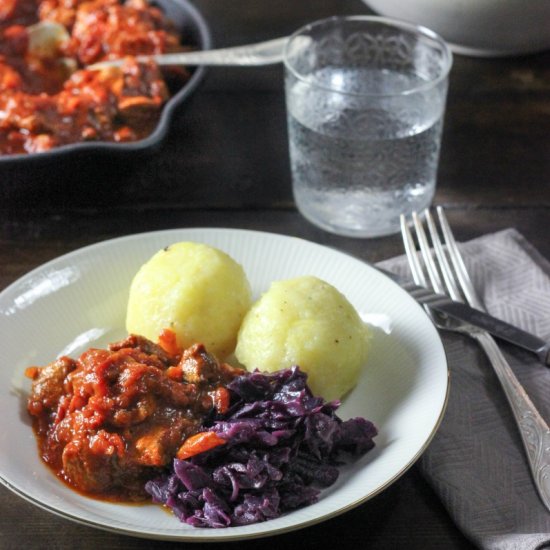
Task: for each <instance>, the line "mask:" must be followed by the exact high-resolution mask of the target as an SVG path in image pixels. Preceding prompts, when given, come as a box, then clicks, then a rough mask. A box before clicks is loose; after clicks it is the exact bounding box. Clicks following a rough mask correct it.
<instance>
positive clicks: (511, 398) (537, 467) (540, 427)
mask: <svg viewBox="0 0 550 550" xmlns="http://www.w3.org/2000/svg"><path fill="white" fill-rule="evenodd" d="M474 337H475V338H476V340H477V341H478V342H479V344H480V345H481V347H482V348H483V350H484V351H485V353H486V354H487V357H488V358H489V360H490V362H491V364H492V365H493V368H494V370H495V372H496V375H497V377H498V379H499V381H500V383H501V385H502V388H503V390H504V393H505V394H506V397H507V399H508V402H509V403H510V407H511V408H512V412H513V414H514V417H515V419H516V422H517V424H518V428H519V432H520V435H521V439H522V441H523V445H524V447H525V451H526V453H527V458H528V462H529V467H530V468H531V473H532V475H533V479H534V482H535V486H536V488H537V491H538V493H539V495H540V498H541V499H542V501H543V503H544V505H545V506H546V508H547V509H548V510H550V429H549V428H548V425H547V424H546V422H545V421H544V419H543V418H542V417H541V415H540V414H539V412H538V411H537V409H536V408H535V406H534V405H533V402H532V401H531V399H529V396H528V395H527V393H526V392H525V390H524V388H523V386H522V385H521V384H520V383H519V381H518V379H517V378H516V376H515V375H514V373H513V372H512V369H511V368H510V365H509V364H508V362H507V361H506V359H505V357H504V355H503V354H502V352H501V351H500V349H499V347H498V345H497V344H496V342H495V340H494V339H493V338H492V337H491V336H490V335H489V334H487V333H486V332H479V333H475V334H474Z"/></svg>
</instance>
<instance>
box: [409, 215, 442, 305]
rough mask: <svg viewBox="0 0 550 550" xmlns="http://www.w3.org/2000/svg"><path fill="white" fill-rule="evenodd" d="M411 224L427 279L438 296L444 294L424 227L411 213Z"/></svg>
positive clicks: (416, 216) (417, 217)
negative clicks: (414, 231) (426, 272)
mask: <svg viewBox="0 0 550 550" xmlns="http://www.w3.org/2000/svg"><path fill="white" fill-rule="evenodd" d="M412 218H413V224H414V228H415V230H416V237H417V239H418V244H419V246H420V252H421V254H422V258H423V260H424V263H425V264H426V270H427V271H428V277H429V278H430V281H431V283H432V286H433V288H434V290H435V291H436V292H437V293H439V294H445V287H444V286H443V282H442V281H441V277H440V276H439V272H438V270H437V266H436V265H435V262H434V259H433V256H432V253H431V251H430V244H429V242H428V237H427V236H426V232H425V231H424V226H423V225H422V221H421V220H420V216H419V215H418V214H417V213H416V212H413V213H412Z"/></svg>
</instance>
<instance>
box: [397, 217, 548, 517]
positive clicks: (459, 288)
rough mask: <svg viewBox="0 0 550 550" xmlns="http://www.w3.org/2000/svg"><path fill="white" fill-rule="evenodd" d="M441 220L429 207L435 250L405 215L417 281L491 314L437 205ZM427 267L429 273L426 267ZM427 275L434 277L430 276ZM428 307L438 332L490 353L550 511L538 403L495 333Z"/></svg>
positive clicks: (410, 258) (428, 220) (419, 225)
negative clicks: (459, 335)
mask: <svg viewBox="0 0 550 550" xmlns="http://www.w3.org/2000/svg"><path fill="white" fill-rule="evenodd" d="M437 216H438V218H439V225H440V231H439V232H438V229H437V225H436V222H435V220H434V217H433V216H432V215H431V213H430V211H429V209H428V210H425V212H424V217H425V220H426V225H427V227H428V233H429V235H430V239H431V242H432V248H433V252H432V251H431V250H430V243H429V240H428V236H427V233H426V231H425V229H424V225H423V223H422V220H421V218H420V216H419V215H418V213H416V212H413V213H412V224H411V223H408V222H407V219H406V218H405V216H404V215H401V235H402V237H403V243H404V246H405V252H406V254H407V259H408V262H409V266H410V268H411V271H412V274H413V278H414V281H415V283H416V284H417V285H419V286H424V287H427V288H430V285H431V286H432V288H433V290H434V291H435V292H436V293H438V294H447V295H449V296H450V297H451V298H452V299H453V300H456V301H460V302H464V301H466V302H468V303H469V304H470V305H471V306H473V307H475V308H477V309H480V310H482V311H486V309H485V306H484V305H483V302H482V301H481V299H480V297H479V296H478V294H477V292H476V290H475V289H474V286H473V284H472V282H471V280H470V277H469V275H468V271H467V270H466V266H465V264H464V260H463V258H462V255H461V253H460V251H459V249H458V246H457V244H456V241H455V239H454V236H453V233H452V231H451V227H450V225H449V222H448V221H447V217H446V216H445V212H444V211H443V208H441V207H440V206H438V207H437ZM411 225H412V227H413V228H414V231H415V233H416V237H417V241H418V245H419V249H420V255H419V254H418V251H417V249H416V245H415V240H414V238H413V234H412V232H411V229H410V226H411ZM439 233H442V235H443V239H444V242H442V241H441V238H440V236H439ZM423 264H424V266H425V269H424V268H423V267H422V265H423ZM426 273H427V275H428V278H426ZM425 309H426V311H427V313H428V315H429V316H430V317H431V319H432V321H433V323H434V324H435V325H436V327H437V328H439V329H444V330H451V331H454V332H460V333H462V334H466V335H468V336H470V337H471V338H473V339H474V340H476V341H477V342H478V343H479V345H480V346H481V347H482V348H483V350H484V352H485V353H486V354H487V357H488V359H489V361H490V363H491V365H492V366H493V368H494V371H495V373H496V375H497V377H498V379H499V381H500V384H501V386H502V389H503V390H504V393H505V395H506V398H507V400H508V403H509V404H510V407H511V409H512V412H513V415H514V418H515V419H516V422H517V425H518V429H519V432H520V435H521V439H522V441H523V445H524V447H525V452H526V455H527V459H528V463H529V467H530V469H531V473H532V476H533V480H534V483H535V486H536V488H537V491H538V494H539V496H540V498H541V500H542V502H543V503H544V505H545V506H546V508H547V509H548V510H549V511H550V429H549V427H548V425H547V424H546V422H545V421H544V419H543V418H542V417H541V415H540V414H539V412H538V411H537V409H536V408H535V406H534V405H533V403H532V401H531V399H530V398H529V396H528V395H527V393H526V392H525V389H524V388H523V387H522V386H521V384H520V383H519V381H518V379H517V378H516V376H515V375H514V373H513V371H512V369H511V368H510V365H509V364H508V362H507V361H506V359H505V357H504V355H503V354H502V352H501V351H500V349H499V347H498V345H497V344H496V342H495V340H494V339H493V337H492V336H491V335H490V334H489V333H487V332H485V331H483V330H481V329H477V328H475V327H473V326H471V325H468V324H467V323H463V322H461V321H458V320H455V319H451V318H449V317H445V316H443V315H440V314H437V313H436V312H435V311H434V310H432V309H430V308H429V306H425Z"/></svg>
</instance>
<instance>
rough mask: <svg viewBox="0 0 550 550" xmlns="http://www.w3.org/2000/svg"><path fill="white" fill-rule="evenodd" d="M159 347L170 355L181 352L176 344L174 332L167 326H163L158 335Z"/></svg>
mask: <svg viewBox="0 0 550 550" xmlns="http://www.w3.org/2000/svg"><path fill="white" fill-rule="evenodd" d="M159 345H160V347H161V348H162V349H163V350H164V351H165V352H166V353H169V354H170V355H178V354H180V353H181V348H180V347H179V346H178V342H177V338H176V333H175V332H174V331H173V330H172V329H169V328H165V329H164V330H163V331H162V332H161V333H160V335H159Z"/></svg>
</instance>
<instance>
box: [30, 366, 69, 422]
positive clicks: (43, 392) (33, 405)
mask: <svg viewBox="0 0 550 550" xmlns="http://www.w3.org/2000/svg"><path fill="white" fill-rule="evenodd" d="M75 367H76V363H75V362H74V361H73V360H72V359H70V358H69V357H61V358H59V359H57V360H56V361H54V362H53V363H50V364H49V365H47V366H46V367H44V368H42V369H37V370H36V371H33V375H34V379H33V383H32V390H31V397H30V399H29V411H30V413H31V414H33V415H39V414H44V413H49V412H51V411H55V410H56V409H57V407H58V405H59V400H60V399H61V397H62V396H63V395H65V393H66V388H65V384H64V382H65V379H66V377H67V375H68V374H69V373H70V372H72V371H73V370H74V369H75Z"/></svg>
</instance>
